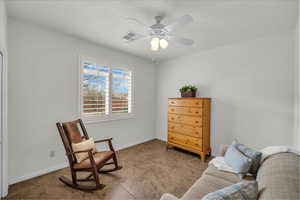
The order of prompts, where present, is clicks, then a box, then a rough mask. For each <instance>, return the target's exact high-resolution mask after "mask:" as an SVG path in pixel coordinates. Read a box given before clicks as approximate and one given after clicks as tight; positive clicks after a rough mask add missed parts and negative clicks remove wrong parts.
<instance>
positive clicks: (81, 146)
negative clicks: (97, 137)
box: [72, 138, 96, 163]
mask: <svg viewBox="0 0 300 200" xmlns="http://www.w3.org/2000/svg"><path fill="white" fill-rule="evenodd" d="M72 148H73V151H85V150H89V149H93V153H95V152H96V145H95V142H94V139H93V138H90V139H88V140H83V141H82V142H79V143H72ZM75 157H76V160H77V162H78V163H80V162H81V161H83V160H85V159H86V158H88V157H89V154H88V152H84V153H76V154H75Z"/></svg>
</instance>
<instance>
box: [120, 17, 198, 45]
mask: <svg viewBox="0 0 300 200" xmlns="http://www.w3.org/2000/svg"><path fill="white" fill-rule="evenodd" d="M163 19H164V17H163V16H156V17H155V21H156V23H155V24H153V25H152V26H147V25H146V24H144V23H143V22H141V21H139V20H137V19H134V18H128V19H127V20H130V21H134V22H135V23H137V24H138V25H139V26H140V27H141V28H142V29H143V32H144V33H135V32H132V31H130V32H129V33H128V34H126V35H125V36H124V37H123V39H124V40H125V41H126V42H133V41H136V40H145V39H151V42H150V45H151V50H152V51H158V50H160V49H165V48H167V47H168V45H169V41H174V42H177V43H179V44H182V45H186V46H189V45H193V44H194V41H193V40H191V39H186V38H183V37H179V36H175V35H173V34H172V32H173V31H174V30H175V29H179V28H182V27H183V26H184V25H186V24H189V23H191V22H193V18H192V17H191V16H190V15H184V16H182V17H180V18H179V19H178V20H176V21H175V22H173V23H171V24H169V25H165V24H162V23H161V22H162V20H163Z"/></svg>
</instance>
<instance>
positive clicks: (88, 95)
mask: <svg viewBox="0 0 300 200" xmlns="http://www.w3.org/2000/svg"><path fill="white" fill-rule="evenodd" d="M79 85H80V115H81V117H82V118H84V119H85V121H87V122H89V121H91V122H92V121H101V120H113V119H126V118H130V117H132V102H133V98H132V70H129V69H125V68H121V67H117V68H115V67H111V66H105V65H99V64H98V63H95V62H90V61H86V60H85V61H82V62H81V64H80V84H79Z"/></svg>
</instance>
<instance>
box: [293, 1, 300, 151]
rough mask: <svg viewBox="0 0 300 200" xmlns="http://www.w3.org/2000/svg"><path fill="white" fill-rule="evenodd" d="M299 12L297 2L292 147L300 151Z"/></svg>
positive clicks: (299, 8) (299, 4)
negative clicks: (293, 133)
mask: <svg viewBox="0 0 300 200" xmlns="http://www.w3.org/2000/svg"><path fill="white" fill-rule="evenodd" d="M299 12H300V3H299V1H298V22H297V25H296V31H295V38H296V42H295V60H296V62H295V64H296V70H295V76H296V87H295V89H296V90H295V96H296V97H295V135H294V145H295V146H296V148H297V149H298V150H299V151H300V81H299V77H300V62H299V57H300V51H299V47H300V39H299V37H300V17H299Z"/></svg>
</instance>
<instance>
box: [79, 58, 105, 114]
mask: <svg viewBox="0 0 300 200" xmlns="http://www.w3.org/2000/svg"><path fill="white" fill-rule="evenodd" d="M82 91H83V95H82V98H83V114H84V115H104V114H108V112H109V68H108V67H105V66H98V65H95V64H91V63H87V62H85V63H84V64H83V90H82Z"/></svg>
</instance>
